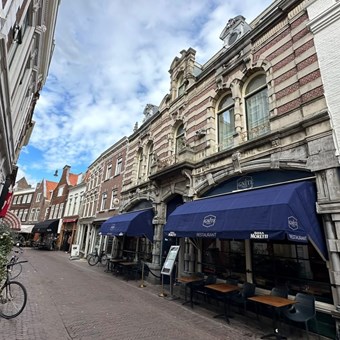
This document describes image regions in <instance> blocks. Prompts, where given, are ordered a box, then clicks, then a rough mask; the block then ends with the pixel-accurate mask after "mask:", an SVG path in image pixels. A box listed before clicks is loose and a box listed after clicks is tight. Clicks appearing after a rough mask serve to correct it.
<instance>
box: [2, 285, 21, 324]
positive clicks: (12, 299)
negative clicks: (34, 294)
mask: <svg viewBox="0 0 340 340" xmlns="http://www.w3.org/2000/svg"><path fill="white" fill-rule="evenodd" d="M26 302H27V291H26V288H25V287H24V285H23V284H22V283H20V282H17V281H9V282H8V283H6V284H5V285H4V286H3V287H2V288H1V291H0V316H2V317H3V318H5V319H12V318H15V317H16V316H18V315H19V314H20V313H21V312H22V311H23V310H24V308H25V306H26Z"/></svg>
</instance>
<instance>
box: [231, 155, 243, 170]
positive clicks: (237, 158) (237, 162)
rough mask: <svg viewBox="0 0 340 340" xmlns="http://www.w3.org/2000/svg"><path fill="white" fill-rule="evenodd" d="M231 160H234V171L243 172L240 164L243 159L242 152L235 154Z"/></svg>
mask: <svg viewBox="0 0 340 340" xmlns="http://www.w3.org/2000/svg"><path fill="white" fill-rule="evenodd" d="M231 159H232V162H233V167H234V171H235V172H242V169H241V163H240V159H241V154H240V152H235V153H233V154H232V156H231Z"/></svg>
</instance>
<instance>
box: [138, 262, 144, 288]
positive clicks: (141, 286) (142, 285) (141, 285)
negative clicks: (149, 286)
mask: <svg viewBox="0 0 340 340" xmlns="http://www.w3.org/2000/svg"><path fill="white" fill-rule="evenodd" d="M139 287H140V288H144V287H146V285H145V284H144V262H143V261H142V283H141V284H140V286H139Z"/></svg>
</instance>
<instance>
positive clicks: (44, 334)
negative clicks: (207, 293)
mask: <svg viewBox="0 0 340 340" xmlns="http://www.w3.org/2000/svg"><path fill="white" fill-rule="evenodd" d="M25 255H27V258H28V260H29V263H27V264H25V267H24V270H23V273H22V274H21V275H20V280H19V281H20V282H22V283H23V284H24V285H25V286H26V288H27V290H28V293H29V299H28V302H27V305H26V308H25V310H24V311H23V313H22V314H20V315H19V316H18V317H17V318H15V319H12V320H5V319H0V327H1V331H0V340H2V339H4V340H5V339H6V340H71V339H77V340H78V339H81V340H85V339H88V340H90V339H91V340H92V339H93V340H98V339H103V340H106V339H138V340H140V339H162V340H165V339H171V340H172V339H176V340H178V339H187V335H185V334H190V329H192V333H195V334H196V336H195V338H196V339H204V334H210V337H209V338H210V339H221V340H225V339H233V340H239V339H260V338H261V336H262V335H263V334H266V333H268V332H270V330H271V323H270V320H267V322H265V323H264V321H265V320H264V318H261V323H259V322H258V321H257V320H256V316H254V315H253V314H251V313H249V314H248V316H246V317H244V316H242V315H239V314H235V317H234V318H232V319H231V321H230V324H227V323H226V322H225V321H224V320H223V319H214V318H213V316H214V315H215V314H216V312H217V311H220V309H219V310H218V308H217V307H216V305H213V304H203V303H202V304H201V305H199V306H196V305H195V306H194V308H191V307H190V304H188V305H185V306H184V305H183V304H182V303H183V289H182V288H183V287H181V286H175V287H174V292H173V293H174V296H181V299H171V296H170V299H169V296H168V297H166V298H163V297H159V295H160V293H162V292H163V290H162V287H161V286H160V285H153V284H150V283H148V282H147V281H145V282H144V284H145V286H146V287H143V288H141V287H140V284H141V281H133V280H132V281H125V280H123V279H122V278H121V277H115V276H113V275H112V274H110V273H105V272H104V268H103V267H100V266H95V267H90V266H89V265H88V264H87V262H86V261H85V260H74V261H70V260H69V254H65V253H64V252H45V253H44V252H40V251H37V250H33V249H27V250H26V254H25ZM44 258H45V260H46V263H45V262H44V261H43V260H42V259H44ZM60 268H62V269H60ZM60 271H62V272H61V273H60V274H59V272H60ZM77 275H78V276H81V277H82V278H84V277H85V275H86V277H85V278H86V282H77V283H76V285H77V287H76V289H77V290H78V291H76V292H74V291H72V290H70V285H72V282H74V280H76V278H77ZM98 284H100V285H102V286H97V285H98ZM87 285H88V289H87V290H89V291H84V290H83V289H84V288H86V287H87ZM60 287H66V288H68V289H67V290H64V291H62V292H61V295H60V292H59V293H58V292H56V291H55V290H56V289H60ZM71 287H72V286H71ZM98 287H100V288H99V289H103V290H105V289H106V295H105V294H103V295H98V293H97V296H95V297H96V299H95V300H93V296H91V298H92V300H91V298H90V294H91V291H93V290H95V289H98ZM108 287H110V290H111V291H107V288H108ZM127 287H128V289H126V288H127ZM168 288H169V287H168V286H165V289H164V292H166V293H168V294H169V289H168ZM113 289H114V291H113ZM58 294H59V295H58ZM75 294H76V295H78V297H80V299H79V300H75V301H72V297H73V295H75ZM92 294H93V293H92ZM117 294H120V296H117ZM127 294H128V295H127ZM81 297H82V298H81ZM98 299H99V306H101V307H100V309H98V305H97V307H96V306H94V305H92V304H91V303H97V302H98V301H96V300H98ZM136 299H137V300H139V301H141V302H142V303H143V301H145V306H143V305H142V307H141V311H142V312H141V313H146V315H147V317H148V316H149V315H151V314H152V315H154V314H153V313H154V312H155V311H156V312H157V311H158V312H159V313H161V314H160V315H155V316H154V317H153V318H152V319H153V320H154V321H153V324H150V325H149V327H153V329H154V334H153V336H150V333H149V331H150V330H149V329H145V328H143V327H144V325H142V324H141V322H142V323H143V320H144V322H145V321H146V322H149V319H147V317H145V315H143V314H141V315H140V316H141V317H140V319H141V320H138V318H136V317H134V320H133V322H131V327H132V329H131V328H126V327H125V328H124V327H123V328H122V327H121V329H120V333H119V332H116V335H117V337H112V335H110V336H108V335H107V334H113V333H112V329H117V326H118V325H119V323H120V324H121V323H122V322H123V323H124V321H126V320H124V315H123V316H118V315H117V314H115V318H114V319H113V320H115V321H114V322H115V324H114V325H111V324H104V325H103V320H102V319H101V318H102V317H103V314H100V313H101V310H102V309H103V310H104V311H105V310H109V309H110V308H112V307H113V306H117V305H118V307H116V308H118V310H119V309H122V308H123V305H119V304H120V303H129V302H128V301H135V300H136ZM126 301H127V302H126ZM149 301H150V304H149ZM130 303H131V302H130ZM90 306H91V307H90ZM92 306H93V307H92ZM111 306H112V307H111ZM136 307H137V306H136ZM136 307H134V306H133V305H131V306H130V307H127V306H126V305H124V312H125V313H127V315H128V313H129V308H130V311H131V313H134V312H135V311H134V309H135V308H136ZM143 307H144V309H143ZM96 308H97V309H96ZM138 308H140V307H138ZM115 313H116V312H115ZM104 315H106V314H104ZM134 315H136V313H134ZM93 317H94V318H95V317H97V319H96V320H94V319H93ZM111 317H113V316H111ZM160 320H162V321H160ZM177 324H178V325H181V327H182V328H180V327H178V329H174V328H172V332H173V334H174V336H175V334H176V336H175V337H172V336H170V335H169V334H167V335H164V334H166V333H164V330H168V328H169V327H170V328H171V327H173V326H174V325H177ZM121 325H122V324H121ZM184 325H187V326H184ZM96 327H97V328H96ZM98 327H100V328H101V329H100V331H102V333H100V335H99V336H98V335H96V331H98ZM112 327H113V328H112ZM183 327H185V328H183ZM96 329H97V330H96ZM181 331H183V334H181V333H180V332H181ZM86 332H87V333H86ZM143 332H144V336H143V337H141V335H142V334H143ZM118 333H119V334H118ZM184 333H185V334H184ZM105 334H106V335H107V336H106V335H105ZM296 334H298V336H295V335H294V337H290V338H292V339H293V338H294V339H297V338H300V339H302V338H303V333H301V332H300V333H296ZM301 334H302V336H301ZM118 336H119V337H118ZM310 339H311V340H312V339H313V337H310Z"/></svg>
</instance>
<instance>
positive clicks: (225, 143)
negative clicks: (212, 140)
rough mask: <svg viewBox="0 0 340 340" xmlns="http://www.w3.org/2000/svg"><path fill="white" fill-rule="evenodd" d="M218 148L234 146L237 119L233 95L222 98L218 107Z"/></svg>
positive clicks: (223, 148)
mask: <svg viewBox="0 0 340 340" xmlns="http://www.w3.org/2000/svg"><path fill="white" fill-rule="evenodd" d="M217 124H218V128H217V129H218V150H219V151H221V150H225V149H228V148H230V147H232V146H233V144H234V143H233V142H234V137H233V136H234V132H235V120H234V100H233V98H232V96H231V95H227V96H225V97H223V98H222V100H221V101H220V103H219V105H218V108H217Z"/></svg>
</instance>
